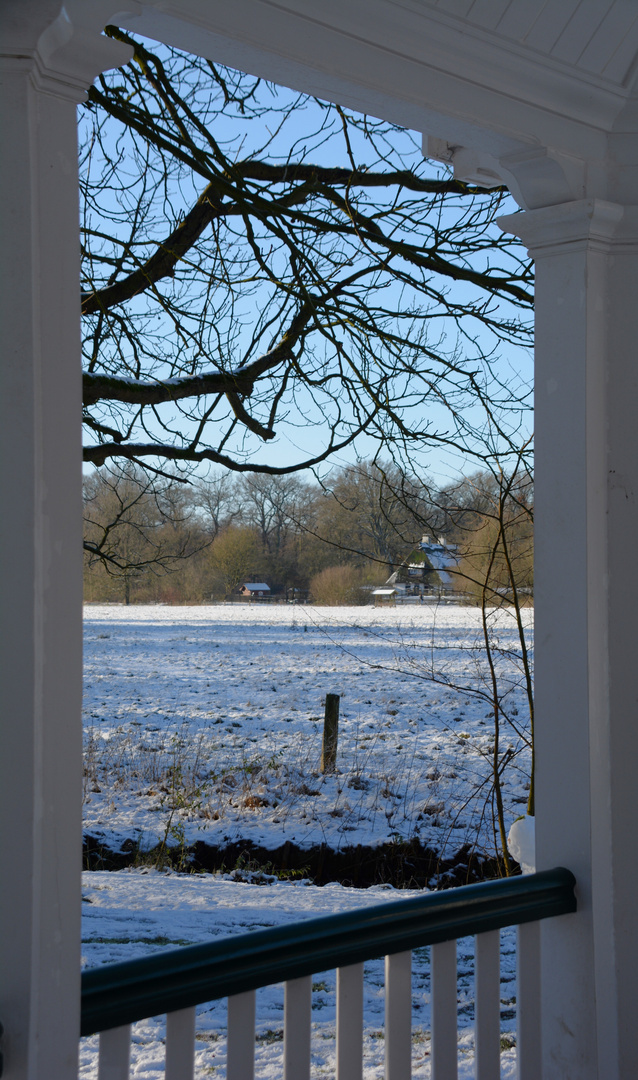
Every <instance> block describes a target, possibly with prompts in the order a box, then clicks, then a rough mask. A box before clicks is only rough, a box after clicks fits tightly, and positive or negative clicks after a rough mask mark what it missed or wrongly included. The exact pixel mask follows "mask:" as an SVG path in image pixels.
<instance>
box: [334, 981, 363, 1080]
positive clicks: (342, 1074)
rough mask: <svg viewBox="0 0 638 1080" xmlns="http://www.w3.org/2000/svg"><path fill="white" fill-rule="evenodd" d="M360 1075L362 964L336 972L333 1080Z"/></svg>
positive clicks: (355, 1079)
mask: <svg viewBox="0 0 638 1080" xmlns="http://www.w3.org/2000/svg"><path fill="white" fill-rule="evenodd" d="M362 1076H363V964H350V965H349V966H348V967H343V968H338V970H337V1073H336V1080H361V1078H362Z"/></svg>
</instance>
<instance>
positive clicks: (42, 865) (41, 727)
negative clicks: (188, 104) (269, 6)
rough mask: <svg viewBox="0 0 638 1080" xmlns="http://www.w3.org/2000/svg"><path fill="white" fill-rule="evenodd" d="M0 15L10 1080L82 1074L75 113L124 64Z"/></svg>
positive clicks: (1, 925) (70, 31)
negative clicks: (91, 88) (99, 77)
mask: <svg viewBox="0 0 638 1080" xmlns="http://www.w3.org/2000/svg"><path fill="white" fill-rule="evenodd" d="M60 7H61V5H60V3H59V2H57V3H56V2H53V0H26V2H22V0H3V3H2V5H1V10H0V42H1V47H0V48H1V52H0V146H1V147H2V154H1V157H0V207H1V208H2V212H1V214H0V260H1V265H2V274H1V280H2V288H1V289H0V327H1V334H0V349H1V357H2V360H1V365H0V371H1V380H2V381H1V387H0V409H1V417H0V462H1V465H0V507H1V508H2V512H1V515H0V574H1V578H2V601H1V602H2V621H1V636H0V681H1V686H2V721H1V744H0V819H1V820H2V831H1V839H0V845H1V846H0V867H1V873H2V887H1V888H0V938H1V945H0V1021H1V1022H2V1024H3V1026H4V1031H5V1034H4V1040H3V1042H4V1056H5V1072H4V1076H5V1078H6V1080H17V1078H20V1080H27V1078H28V1080H40V1078H42V1080H44V1078H45V1077H46V1078H47V1080H50V1078H52V1077H55V1078H56V1080H58V1078H59V1080H65V1078H71V1077H76V1076H77V1038H78V1030H79V1027H78V1024H79V974H80V933H79V915H80V880H79V875H80V866H81V862H80V860H81V775H82V769H81V727H80V706H81V675H82V671H81V661H82V639H81V630H82V607H81V604H82V576H81V571H82V562H81V435H80V418H81V411H80V338H79V262H78V256H79V252H78V246H79V245H78V197H77V136H76V103H77V102H78V101H79V100H81V98H82V96H83V91H84V89H85V87H86V86H87V85H89V84H90V82H91V80H92V78H93V76H94V75H95V74H96V73H97V71H99V70H101V69H102V68H106V67H109V66H113V64H114V63H118V62H121V61H122V60H123V59H124V58H125V56H124V54H123V53H122V51H121V50H120V49H119V48H117V47H116V50H113V49H112V48H111V44H112V43H111V42H110V41H107V39H104V38H101V37H100V36H99V34H95V33H93V34H90V33H89V32H88V31H86V30H82V31H79V30H78V28H75V27H73V26H72V25H71V23H70V22H69V20H68V18H67V17H66V16H61V17H59V18H58V13H59V12H60Z"/></svg>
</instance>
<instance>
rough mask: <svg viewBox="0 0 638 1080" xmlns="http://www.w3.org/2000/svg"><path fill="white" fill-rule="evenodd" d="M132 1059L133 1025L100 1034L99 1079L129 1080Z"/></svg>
mask: <svg viewBox="0 0 638 1080" xmlns="http://www.w3.org/2000/svg"><path fill="white" fill-rule="evenodd" d="M130 1061H131V1025H130V1024H125V1025H124V1027H117V1028H111V1029H110V1031H103V1032H101V1034H100V1055H99V1059H98V1069H97V1076H98V1080H128V1074H129V1065H130Z"/></svg>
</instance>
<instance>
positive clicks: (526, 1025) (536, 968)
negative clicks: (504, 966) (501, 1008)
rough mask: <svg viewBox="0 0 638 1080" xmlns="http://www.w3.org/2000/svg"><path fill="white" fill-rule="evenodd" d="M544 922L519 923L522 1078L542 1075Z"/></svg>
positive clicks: (534, 1079)
mask: <svg viewBox="0 0 638 1080" xmlns="http://www.w3.org/2000/svg"><path fill="white" fill-rule="evenodd" d="M540 1004H541V958H540V923H537V922H533V923H523V924H522V925H521V926H519V927H518V957H517V965H516V1047H517V1053H516V1056H517V1059H518V1080H538V1077H539V1076H540V1075H541V1016H540Z"/></svg>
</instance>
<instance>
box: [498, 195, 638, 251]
mask: <svg viewBox="0 0 638 1080" xmlns="http://www.w3.org/2000/svg"><path fill="white" fill-rule="evenodd" d="M497 223H498V225H499V227H500V228H501V229H502V230H503V232H509V233H514V234H515V235H516V236H519V237H520V238H521V240H522V241H523V243H524V244H525V245H526V246H527V248H528V250H529V253H530V255H531V256H532V257H533V258H535V259H540V258H543V257H546V256H548V255H557V254H563V253H565V252H567V251H575V250H578V249H582V250H585V249H586V250H588V251H605V252H606V251H609V249H610V247H615V248H617V247H623V248H625V249H636V250H638V206H623V205H622V204H621V203H613V202H607V201H605V200H604V199H578V200H576V201H574V202H566V203H559V204H558V205H557V206H544V207H542V208H541V209H538V210H526V211H524V212H520V213H517V214H508V215H507V216H506V217H500V218H497Z"/></svg>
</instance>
